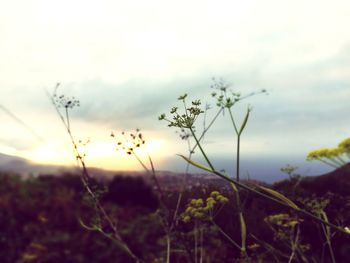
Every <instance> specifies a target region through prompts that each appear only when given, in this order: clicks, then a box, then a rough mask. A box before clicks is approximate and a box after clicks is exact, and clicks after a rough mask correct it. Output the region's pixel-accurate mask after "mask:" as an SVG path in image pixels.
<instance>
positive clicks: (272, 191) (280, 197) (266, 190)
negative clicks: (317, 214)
mask: <svg viewBox="0 0 350 263" xmlns="http://www.w3.org/2000/svg"><path fill="white" fill-rule="evenodd" d="M258 187H259V188H260V189H261V190H263V191H265V192H267V193H269V194H270V195H273V196H274V197H276V198H277V199H279V200H281V201H282V202H284V203H285V204H287V205H288V206H290V207H292V208H293V209H295V210H300V208H299V207H298V206H297V205H296V204H295V203H294V202H293V201H292V200H290V199H288V198H287V197H285V196H284V195H283V194H281V193H279V192H277V191H275V190H272V189H270V188H267V187H264V186H258Z"/></svg>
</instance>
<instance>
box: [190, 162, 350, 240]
mask: <svg viewBox="0 0 350 263" xmlns="http://www.w3.org/2000/svg"><path fill="white" fill-rule="evenodd" d="M192 164H193V163H192ZM193 165H194V164H193ZM197 167H198V166H197ZM201 169H204V170H205V171H208V172H211V173H212V174H215V175H217V176H219V177H221V178H223V179H224V180H226V181H228V182H230V183H233V184H235V185H236V186H238V187H240V188H242V189H245V190H248V191H250V192H253V193H255V194H256V195H259V196H261V197H264V198H265V199H268V200H270V201H273V202H275V203H278V204H280V205H282V206H285V207H288V208H291V209H293V210H294V211H296V212H298V213H300V214H303V215H305V216H307V217H309V218H311V219H313V220H315V221H318V222H320V223H324V224H325V225H327V226H330V227H331V228H333V229H336V230H337V231H339V232H342V233H345V234H347V235H349V233H348V232H347V231H346V230H345V229H343V228H341V227H339V226H337V225H334V224H332V223H330V222H327V221H325V220H323V219H322V218H319V217H318V216H315V215H314V214H312V213H310V212H308V211H306V210H303V209H300V208H296V207H292V206H290V205H289V204H287V203H285V202H283V201H281V200H279V199H276V198H273V197H271V196H269V195H267V194H265V193H262V192H260V191H258V190H256V189H254V188H252V187H250V186H248V185H245V184H243V183H241V182H237V181H236V180H234V179H232V178H230V177H227V176H226V175H224V174H222V173H220V172H218V171H216V170H213V169H209V168H206V167H204V166H201Z"/></svg>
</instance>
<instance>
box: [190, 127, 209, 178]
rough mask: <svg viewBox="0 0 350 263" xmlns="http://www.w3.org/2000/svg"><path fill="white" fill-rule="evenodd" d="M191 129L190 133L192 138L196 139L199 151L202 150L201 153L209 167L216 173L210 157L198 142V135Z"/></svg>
mask: <svg viewBox="0 0 350 263" xmlns="http://www.w3.org/2000/svg"><path fill="white" fill-rule="evenodd" d="M189 129H190V131H191V133H192V136H193V138H194V139H195V141H196V144H197V145H198V147H199V149H200V151H201V153H202V155H203V157H204V159H205V160H206V162H207V164H208V165H209V167H210V169H212V170H213V171H214V170H215V168H214V166H213V165H212V163H211V162H210V160H209V158H208V156H207V155H206V153H205V151H204V150H203V148H202V146H201V144H200V143H199V141H198V139H197V136H196V134H195V132H194V130H193V128H192V127H191V128H189Z"/></svg>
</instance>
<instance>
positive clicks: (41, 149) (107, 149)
mask: <svg viewBox="0 0 350 263" xmlns="http://www.w3.org/2000/svg"><path fill="white" fill-rule="evenodd" d="M163 144H164V141H163V140H149V141H148V142H147V143H146V144H145V145H143V146H142V147H140V148H137V149H136V150H135V153H136V154H137V156H138V157H139V158H141V159H144V158H147V156H148V154H150V155H151V156H152V158H154V159H157V158H161V157H162V146H163ZM70 149H72V147H71V146H70V145H58V144H43V145H40V146H38V147H36V148H34V149H31V150H27V151H22V152H18V151H17V153H16V155H18V156H20V157H24V158H26V159H28V160H30V161H32V162H35V163H38V164H48V165H68V166H71V165H75V164H76V161H75V157H74V152H73V150H71V151H70ZM78 150H79V152H80V154H81V155H85V161H86V164H87V166H90V167H97V168H103V169H109V170H139V169H141V167H140V165H139V164H138V163H137V161H136V159H135V158H134V157H133V156H132V155H128V154H127V153H126V152H125V151H122V150H118V149H117V146H116V144H115V143H114V142H103V141H97V142H89V143H87V144H86V145H85V146H83V145H79V146H78ZM7 152H12V153H14V152H15V149H7Z"/></svg>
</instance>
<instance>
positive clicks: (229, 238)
mask: <svg viewBox="0 0 350 263" xmlns="http://www.w3.org/2000/svg"><path fill="white" fill-rule="evenodd" d="M210 222H211V223H212V224H213V225H214V226H215V227H216V228H217V230H219V232H220V234H222V235H223V236H224V237H225V238H226V239H227V240H228V241H230V243H231V244H232V245H233V246H234V247H236V248H238V249H239V250H240V249H241V247H240V246H239V245H238V244H237V243H236V241H234V240H233V239H232V238H231V237H230V236H229V235H228V234H226V233H225V231H224V230H222V228H221V227H219V225H217V224H216V223H215V222H214V220H210Z"/></svg>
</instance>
